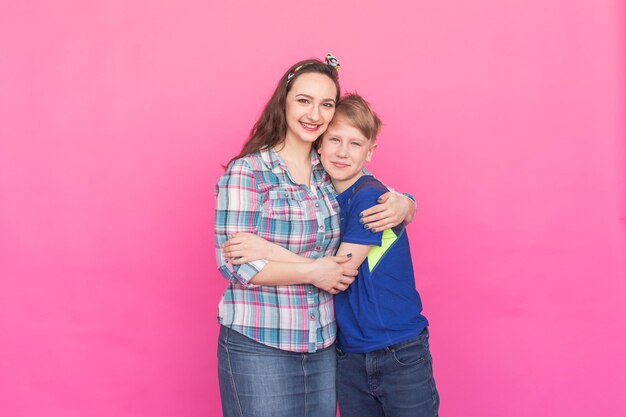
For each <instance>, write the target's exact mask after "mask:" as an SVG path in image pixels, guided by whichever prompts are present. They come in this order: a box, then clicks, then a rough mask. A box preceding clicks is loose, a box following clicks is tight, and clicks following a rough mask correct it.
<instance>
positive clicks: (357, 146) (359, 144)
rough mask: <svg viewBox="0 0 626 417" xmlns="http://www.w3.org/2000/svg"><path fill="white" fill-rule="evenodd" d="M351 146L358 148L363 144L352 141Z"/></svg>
mask: <svg viewBox="0 0 626 417" xmlns="http://www.w3.org/2000/svg"><path fill="white" fill-rule="evenodd" d="M352 146H354V147H356V148H360V147H361V146H363V144H361V143H360V142H352Z"/></svg>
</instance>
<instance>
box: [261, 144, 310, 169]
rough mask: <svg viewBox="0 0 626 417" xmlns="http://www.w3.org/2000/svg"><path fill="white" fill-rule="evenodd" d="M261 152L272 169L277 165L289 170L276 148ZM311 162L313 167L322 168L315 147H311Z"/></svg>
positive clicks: (266, 163)
mask: <svg viewBox="0 0 626 417" xmlns="http://www.w3.org/2000/svg"><path fill="white" fill-rule="evenodd" d="M260 153H261V158H262V159H263V161H264V162H265V165H267V167H268V168H269V169H270V170H272V171H273V170H274V169H275V168H276V167H281V168H282V169H283V170H285V171H287V165H285V162H284V161H283V160H282V158H281V157H280V156H278V153H276V151H275V150H274V148H265V149H261V151H260ZM311 164H313V169H316V168H322V164H321V163H320V158H319V155H318V154H317V151H316V150H315V149H311Z"/></svg>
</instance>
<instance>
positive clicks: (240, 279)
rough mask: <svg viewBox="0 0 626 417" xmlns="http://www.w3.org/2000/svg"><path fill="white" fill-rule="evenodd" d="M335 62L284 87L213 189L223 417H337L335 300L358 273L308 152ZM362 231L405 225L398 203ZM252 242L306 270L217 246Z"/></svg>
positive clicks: (373, 215) (333, 90)
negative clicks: (279, 249) (279, 250)
mask: <svg viewBox="0 0 626 417" xmlns="http://www.w3.org/2000/svg"><path fill="white" fill-rule="evenodd" d="M337 66H338V63H337V61H336V60H335V59H334V58H333V57H332V56H329V57H327V63H323V62H321V61H319V60H306V61H301V62H298V63H297V64H295V65H293V66H292V67H291V68H289V70H288V71H287V72H286V73H285V74H284V75H283V76H282V77H281V79H280V81H279V83H278V86H277V87H276V90H275V91H274V94H273V95H272V97H271V99H270V100H269V102H268V103H267V105H266V106H265V109H264V110H263V113H262V115H261V117H260V118H259V120H258V121H257V123H256V124H255V125H254V127H253V129H252V132H251V134H250V138H249V139H248V141H247V142H246V143H245V144H244V146H243V149H242V151H241V153H240V154H239V155H237V156H236V157H235V158H233V160H231V162H230V164H229V166H228V168H227V169H226V172H225V174H224V175H223V176H222V177H221V178H220V179H219V181H218V183H217V186H216V194H217V206H216V214H215V243H216V248H217V259H218V265H219V270H220V272H221V274H222V275H224V276H225V277H226V278H228V279H229V284H228V287H227V288H226V290H225V292H224V295H223V297H222V299H221V301H220V304H219V309H218V320H219V322H220V324H221V328H220V336H219V341H218V370H219V381H220V394H221V400H222V409H223V415H224V416H227V417H230V416H239V417H244V416H245V417H249V416H254V417H263V416H268V417H270V416H271V417H298V416H303V417H304V416H315V417H334V416H335V400H336V394H335V372H336V358H335V349H334V347H333V346H332V344H333V342H334V341H335V337H336V326H335V318H334V310H333V303H332V294H336V293H338V292H340V291H343V290H345V289H346V288H347V287H348V286H349V285H350V284H351V283H352V281H353V280H354V276H356V274H357V271H356V269H354V268H350V267H346V266H344V263H346V262H347V261H348V259H349V257H348V256H340V257H337V256H332V255H333V254H334V253H335V251H336V249H337V247H338V246H339V242H340V233H339V206H338V203H337V201H336V200H335V198H334V197H335V194H336V193H335V191H334V189H333V186H332V183H331V182H330V179H329V177H328V176H327V175H326V173H325V172H324V170H323V168H322V166H321V164H320V161H319V159H318V157H317V154H316V152H315V151H314V150H313V149H312V146H313V143H314V142H315V140H316V139H317V138H318V137H319V136H320V135H321V134H322V133H324V131H325V130H326V129H327V128H328V125H329V123H330V121H331V120H332V118H333V115H334V112H335V105H336V103H337V102H338V100H339V96H340V89H339V83H338V80H337ZM380 201H381V202H382V203H381V204H378V205H377V206H375V207H373V208H371V209H368V210H366V211H365V212H364V213H363V214H364V217H363V220H364V222H365V223H367V224H369V226H370V227H371V228H373V229H377V230H384V229H388V228H389V227H392V226H395V225H397V224H399V223H400V222H401V221H402V220H405V219H406V220H410V218H412V216H413V214H414V209H415V208H414V205H413V203H412V202H411V201H410V200H409V199H408V198H406V197H403V196H397V195H395V194H392V193H387V194H384V195H383V196H382V197H381V199H380ZM239 232H249V233H254V234H256V235H258V236H260V237H262V238H264V239H266V240H268V241H270V242H273V243H277V244H279V245H281V246H283V247H285V248H287V249H289V250H290V251H292V252H295V253H297V254H300V255H302V256H305V257H309V258H315V259H316V260H315V261H314V262H311V263H289V262H275V261H266V260H261V261H254V262H249V263H245V264H241V265H233V264H232V263H231V262H229V261H228V259H226V258H224V256H223V255H222V251H221V246H222V244H223V243H224V242H226V241H227V240H228V238H229V237H230V236H231V235H233V234H235V233H239Z"/></svg>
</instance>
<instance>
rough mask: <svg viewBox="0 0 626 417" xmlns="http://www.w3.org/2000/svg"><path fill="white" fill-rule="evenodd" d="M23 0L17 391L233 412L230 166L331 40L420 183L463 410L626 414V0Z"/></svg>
mask: <svg viewBox="0 0 626 417" xmlns="http://www.w3.org/2000/svg"><path fill="white" fill-rule="evenodd" d="M5 3H6V4H3V5H2V6H0V51H1V52H0V414H1V415H3V416H10V417H26V416H28V417H30V416H33V417H34V416H47V417H56V416H63V417H73V416H77V417H78V416H80V417H85V416H90V417H91V416H93V417H99V416H102V417H104V416H106V417H110V416H116V417H127V416H164V417H165V416H166V417H179V416H189V417H199V416H215V415H218V414H219V411H218V410H219V397H218V389H217V377H216V369H215V366H216V363H215V356H216V349H215V339H216V332H217V324H216V320H215V315H216V304H217V301H218V299H219V297H220V295H221V291H222V289H223V288H224V285H225V282H224V281H223V280H222V279H221V278H220V277H218V276H217V274H216V268H215V260H214V252H213V247H212V245H213V241H212V212H213V208H214V200H213V185H214V183H215V181H216V179H217V177H218V176H219V174H220V172H221V168H220V164H221V163H224V162H226V161H227V160H228V159H229V158H230V157H231V156H232V155H233V154H234V153H235V152H236V151H237V150H238V149H239V147H240V146H241V143H242V141H243V139H244V138H245V136H246V134H247V132H248V131H249V129H250V127H251V125H252V123H253V122H254V120H255V118H256V117H257V115H258V114H259V111H260V108H261V106H262V104H263V103H264V101H265V100H266V99H267V97H268V95H269V93H270V91H271V89H272V88H273V86H274V84H275V82H276V79H277V77H278V76H279V75H280V74H281V73H282V71H283V70H284V69H285V68H286V67H287V66H288V65H290V64H291V63H292V62H294V61H296V60H298V59H301V58H305V57H310V56H318V57H321V56H323V54H325V53H326V52H328V51H331V52H333V53H334V54H335V55H336V56H337V57H338V58H339V59H340V61H341V62H342V70H341V80H342V83H343V86H344V87H345V88H347V89H348V90H358V91H359V92H360V93H362V94H363V95H365V96H366V97H367V98H368V99H369V100H370V101H371V102H372V103H373V105H374V106H375V108H376V109H377V110H378V112H379V113H380V115H381V116H382V118H383V120H384V122H385V123H386V127H385V130H384V132H383V134H382V136H381V138H380V142H379V143H380V148H379V151H378V152H377V155H376V160H375V162H374V163H373V165H372V166H371V168H372V170H373V171H374V172H376V173H377V174H378V175H379V177H381V178H382V179H383V180H385V181H386V182H387V183H389V184H392V185H394V186H395V187H397V188H398V189H401V190H406V191H410V192H412V193H414V194H415V195H416V196H417V197H418V199H419V201H420V206H421V209H420V212H419V216H418V217H417V219H416V221H415V222H414V224H413V225H412V226H411V228H410V233H411V235H412V245H413V248H414V256H415V264H416V269H417V272H418V287H419V289H420V290H421V292H422V296H423V299H424V301H425V308H426V310H425V312H426V314H427V315H428V317H429V318H430V320H431V323H432V326H431V332H432V350H433V355H434V359H435V373H436V378H437V383H438V386H439V390H440V394H441V397H442V406H441V414H442V415H443V416H463V417H472V416H481V417H489V416H493V417H496V416H497V417H501V416H520V417H521V416H529V415H532V416H561V415H562V416H569V417H576V416H589V415H597V416H605V417H610V416H622V415H624V414H625V413H626V400H625V399H624V396H623V395H622V394H623V391H624V387H625V386H626V359H624V351H625V349H626V303H625V301H626V255H625V249H626V248H625V243H624V242H625V241H624V236H625V234H624V232H625V228H624V222H625V219H626V209H625V207H626V192H625V190H626V183H625V178H626V168H625V166H626V164H625V151H626V141H625V138H626V130H625V127H626V116H625V115H626V105H625V94H624V93H625V92H626V89H625V85H626V84H625V83H624V81H625V78H624V74H625V71H626V65H625V64H626V61H625V55H624V53H623V51H624V50H625V45H624V44H625V42H624V38H625V33H626V32H625V30H624V29H625V28H626V25H625V23H626V21H625V20H624V16H625V8H624V5H623V2H622V1H618V0H614V1H611V0H598V1H594V2H588V1H582V0H575V1H573V0H569V1H565V0H542V1H527V0H524V1H522V0H509V1H495V0H493V1H481V0H478V1H476V0H473V1H450V0H441V1H401V2H383V3H379V2H374V1H365V0H359V1H344V2H330V3H329V2H317V3H315V2H309V3H298V2H293V1H276V2H247V3H246V4H241V3H240V2H226V1H197V0H189V1H186V2H178V1H173V0H163V1H159V2H152V1H144V0H138V1H133V2H129V1H121V0H109V1H92V2H84V1H79V0H61V1H56V2H43V1H40V2H36V1H32V0H31V1H22V2H5ZM266 3H267V4H266ZM618 397H619V398H618Z"/></svg>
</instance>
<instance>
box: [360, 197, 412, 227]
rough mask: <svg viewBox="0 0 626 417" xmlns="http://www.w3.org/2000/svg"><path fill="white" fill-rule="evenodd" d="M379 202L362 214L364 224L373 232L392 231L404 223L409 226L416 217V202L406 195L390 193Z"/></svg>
mask: <svg viewBox="0 0 626 417" xmlns="http://www.w3.org/2000/svg"><path fill="white" fill-rule="evenodd" d="M377 202H378V204H376V205H374V206H373V207H370V208H369V209H367V210H364V211H363V212H361V214H362V218H361V220H363V224H364V225H367V226H368V228H369V229H371V230H372V231H377V232H380V231H383V230H387V229H391V228H392V227H394V226H397V225H399V224H400V223H402V222H404V223H405V224H409V223H410V222H412V221H413V218H414V217H415V212H416V204H415V201H414V200H413V199H411V198H409V197H408V196H406V195H404V194H396V193H394V192H392V191H388V192H386V193H385V194H383V195H381V196H380V198H379V199H378V200H377Z"/></svg>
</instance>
